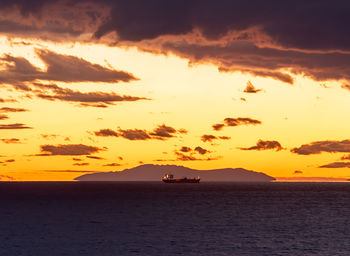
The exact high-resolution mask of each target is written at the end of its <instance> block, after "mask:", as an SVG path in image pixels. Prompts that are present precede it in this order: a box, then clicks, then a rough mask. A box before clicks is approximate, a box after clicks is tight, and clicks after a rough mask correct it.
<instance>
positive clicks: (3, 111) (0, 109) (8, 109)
mask: <svg viewBox="0 0 350 256" xmlns="http://www.w3.org/2000/svg"><path fill="white" fill-rule="evenodd" d="M27 111H29V110H28V109H25V108H9V107H3V108H0V112H1V113H9V112H27Z"/></svg>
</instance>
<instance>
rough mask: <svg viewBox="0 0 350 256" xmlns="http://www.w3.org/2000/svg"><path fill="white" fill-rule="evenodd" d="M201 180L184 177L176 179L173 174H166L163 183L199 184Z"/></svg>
mask: <svg viewBox="0 0 350 256" xmlns="http://www.w3.org/2000/svg"><path fill="white" fill-rule="evenodd" d="M200 180H201V179H200V178H199V177H197V178H193V179H188V178H186V177H183V178H181V179H174V175H172V174H165V175H164V177H163V178H162V181H163V182H165V183H199V181H200Z"/></svg>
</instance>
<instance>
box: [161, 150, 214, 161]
mask: <svg viewBox="0 0 350 256" xmlns="http://www.w3.org/2000/svg"><path fill="white" fill-rule="evenodd" d="M175 155H176V156H177V158H176V160H164V161H213V160H218V159H219V157H216V158H215V157H208V158H197V157H195V156H193V155H185V154H183V153H180V152H175ZM158 161H163V160H158Z"/></svg>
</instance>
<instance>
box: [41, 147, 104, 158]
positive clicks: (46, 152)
mask: <svg viewBox="0 0 350 256" xmlns="http://www.w3.org/2000/svg"><path fill="white" fill-rule="evenodd" d="M40 149H41V151H42V152H43V154H39V155H42V156H58V155H61V156H79V155H90V154H92V153H98V152H99V151H101V150H103V149H101V148H98V147H94V146H87V145H83V144H67V145H57V146H54V145H41V146H40Z"/></svg>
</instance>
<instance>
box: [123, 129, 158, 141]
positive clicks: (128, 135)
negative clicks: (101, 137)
mask: <svg viewBox="0 0 350 256" xmlns="http://www.w3.org/2000/svg"><path fill="white" fill-rule="evenodd" d="M119 136H121V137H123V138H125V139H128V140H149V139H151V137H150V136H149V135H148V132H147V131H145V130H140V129H127V130H122V129H119Z"/></svg>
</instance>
